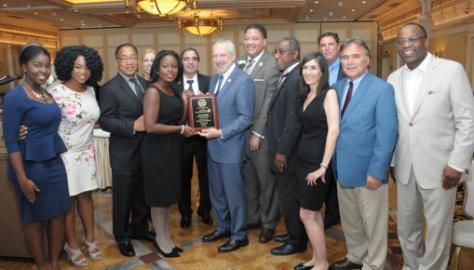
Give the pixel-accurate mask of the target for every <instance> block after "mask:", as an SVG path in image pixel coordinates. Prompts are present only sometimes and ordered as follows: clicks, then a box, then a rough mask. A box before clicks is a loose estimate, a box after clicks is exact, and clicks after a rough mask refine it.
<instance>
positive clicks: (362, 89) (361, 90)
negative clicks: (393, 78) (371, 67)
mask: <svg viewBox="0 0 474 270" xmlns="http://www.w3.org/2000/svg"><path fill="white" fill-rule="evenodd" d="M372 76H373V75H372V74H371V73H370V72H369V73H367V75H365V77H364V78H363V79H362V81H361V82H360V83H359V86H357V89H355V93H354V94H353V95H352V98H351V100H350V102H349V105H347V108H346V111H345V112H344V115H343V116H342V119H344V118H346V116H347V115H350V114H351V113H352V111H353V110H354V108H356V107H357V104H358V103H359V102H360V101H361V100H362V99H363V97H364V95H365V93H366V92H367V89H368V88H370V84H371V83H372ZM346 85H347V83H346V84H344V89H345V88H346V87H345V86H346ZM342 94H343V95H344V94H345V93H342Z"/></svg>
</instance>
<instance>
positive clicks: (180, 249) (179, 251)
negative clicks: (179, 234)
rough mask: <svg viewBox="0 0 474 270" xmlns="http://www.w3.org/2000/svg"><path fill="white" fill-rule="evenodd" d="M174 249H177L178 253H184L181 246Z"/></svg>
mask: <svg viewBox="0 0 474 270" xmlns="http://www.w3.org/2000/svg"><path fill="white" fill-rule="evenodd" d="M172 251H176V252H177V253H183V252H184V249H182V248H180V247H174V248H173V250H172Z"/></svg>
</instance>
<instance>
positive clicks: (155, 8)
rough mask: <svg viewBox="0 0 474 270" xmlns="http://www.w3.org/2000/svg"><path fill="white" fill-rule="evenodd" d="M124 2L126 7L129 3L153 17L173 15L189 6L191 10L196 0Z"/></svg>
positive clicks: (137, 0) (140, 0)
mask: <svg viewBox="0 0 474 270" xmlns="http://www.w3.org/2000/svg"><path fill="white" fill-rule="evenodd" d="M125 2H126V6H127V7H128V5H129V4H128V3H127V2H130V5H131V6H133V7H135V9H136V10H138V11H144V12H146V13H148V14H151V15H155V16H167V15H170V14H174V13H176V12H179V11H181V10H183V9H184V8H185V7H186V6H188V5H191V4H192V6H193V8H195V7H196V0H134V1H127V0H125Z"/></svg>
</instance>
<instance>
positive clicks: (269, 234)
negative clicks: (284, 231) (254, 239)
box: [258, 228, 275, 244]
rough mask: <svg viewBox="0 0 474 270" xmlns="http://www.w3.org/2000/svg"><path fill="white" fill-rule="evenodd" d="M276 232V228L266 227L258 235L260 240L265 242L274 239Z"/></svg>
mask: <svg viewBox="0 0 474 270" xmlns="http://www.w3.org/2000/svg"><path fill="white" fill-rule="evenodd" d="M274 234H275V230H274V229H265V228H263V229H262V230H261V231H260V235H259V236H258V242H259V243H262V244H265V243H268V242H270V241H271V240H272V239H273V235H274Z"/></svg>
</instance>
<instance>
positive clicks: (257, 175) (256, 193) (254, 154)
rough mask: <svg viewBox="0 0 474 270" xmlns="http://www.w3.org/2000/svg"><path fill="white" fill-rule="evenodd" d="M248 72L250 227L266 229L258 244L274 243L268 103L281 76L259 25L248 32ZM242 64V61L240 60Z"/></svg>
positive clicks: (246, 171) (274, 202)
mask: <svg viewBox="0 0 474 270" xmlns="http://www.w3.org/2000/svg"><path fill="white" fill-rule="evenodd" d="M243 44H244V49H245V53H246V54H245V55H244V56H243V57H242V58H241V60H243V61H245V63H246V65H245V67H244V71H245V72H246V73H247V74H249V75H250V77H252V79H253V83H254V85H255V109H254V113H253V121H252V126H251V127H250V129H249V131H248V132H247V138H248V150H249V151H248V156H249V157H248V159H247V160H246V162H245V165H244V179H245V189H246V193H247V226H248V228H252V227H258V226H260V225H261V226H262V230H261V231H260V235H259V237H258V241H259V242H260V243H267V242H269V241H271V240H272V238H273V235H274V233H275V227H276V225H277V223H278V220H279V219H280V209H279V204H278V196H277V194H276V182H275V178H274V177H273V175H272V172H271V170H270V162H269V155H268V142H267V137H266V134H265V126H266V125H267V115H268V104H270V100H271V98H272V96H273V93H274V92H275V90H276V87H277V83H278V77H279V76H280V74H279V72H278V69H277V67H276V63H275V59H274V58H273V57H272V55H271V54H270V53H269V52H267V50H266V46H267V30H266V29H265V27H264V26H263V25H261V24H258V23H252V24H249V25H247V27H245V30H244V41H243ZM239 62H240V61H239Z"/></svg>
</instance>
